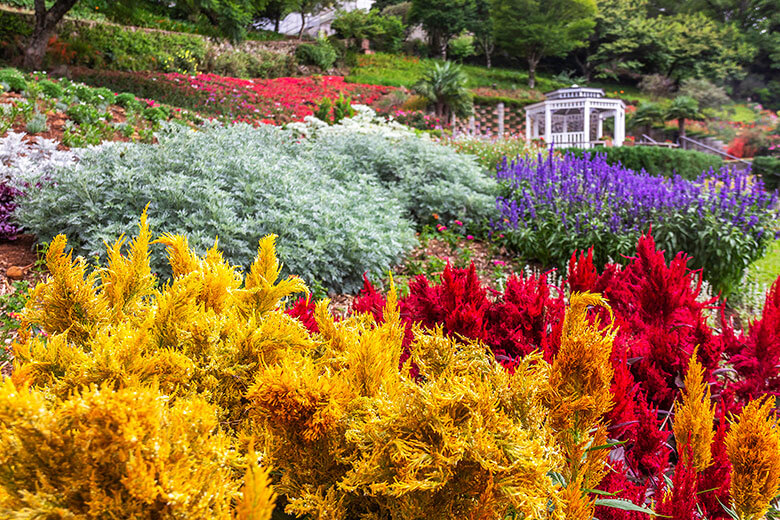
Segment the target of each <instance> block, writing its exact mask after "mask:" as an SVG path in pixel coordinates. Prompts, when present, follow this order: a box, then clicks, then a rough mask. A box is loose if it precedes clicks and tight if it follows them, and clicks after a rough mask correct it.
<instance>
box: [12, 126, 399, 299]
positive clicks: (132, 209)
mask: <svg viewBox="0 0 780 520" xmlns="http://www.w3.org/2000/svg"><path fill="white" fill-rule="evenodd" d="M299 148H300V145H299V144H296V143H295V139H294V138H292V136H291V134H289V133H287V132H285V131H283V130H280V129H278V128H275V127H268V126H264V127H261V128H252V127H251V126H248V125H235V126H231V127H227V128H223V127H216V126H215V127H210V128H207V129H204V130H203V131H199V132H194V131H191V130H187V129H184V128H182V127H169V128H167V129H166V130H165V131H163V132H161V133H160V135H159V144H157V145H145V144H126V143H108V144H104V145H102V146H100V147H95V148H92V149H88V150H83V151H82V152H81V160H80V162H79V163H78V164H77V165H75V166H71V167H66V168H63V169H61V170H60V171H58V172H57V174H56V180H55V181H54V182H43V183H42V186H41V188H40V189H39V190H29V191H28V194H27V195H26V196H25V197H24V198H23V199H22V200H21V201H20V204H19V208H18V209H17V213H16V218H17V220H18V221H20V222H22V223H24V225H25V228H26V229H27V230H29V231H32V232H33V233H35V234H36V235H37V236H38V238H39V239H40V240H49V239H51V238H52V237H53V236H55V235H56V234H58V233H66V234H67V236H68V239H69V241H70V243H71V244H72V245H73V246H74V248H75V251H76V253H77V254H80V255H82V256H84V257H86V258H92V257H94V256H103V255H104V252H105V248H104V247H103V241H104V240H106V241H108V240H111V238H112V237H116V236H118V234H120V233H132V232H133V229H134V227H135V226H136V223H137V220H138V216H139V215H140V214H141V212H142V211H143V208H144V206H146V204H147V203H149V222H150V224H151V226H152V229H153V230H154V231H155V232H156V233H162V232H177V233H186V234H187V235H188V236H189V239H190V243H191V244H192V245H193V246H194V247H195V248H197V249H199V250H200V251H203V250H205V249H207V248H208V247H210V246H211V245H212V244H213V242H214V237H215V236H218V237H219V246H220V248H221V249H222V251H224V252H225V254H226V256H227V258H228V259H229V260H230V261H231V262H232V263H234V264H237V265H243V266H248V265H249V264H250V263H251V261H252V259H253V258H254V256H255V254H256V249H257V242H258V239H259V238H260V237H262V236H263V235H265V234H268V233H275V234H278V235H279V236H280V240H279V241H278V244H279V253H280V256H281V258H282V260H283V261H284V263H285V266H286V269H287V271H288V272H290V273H296V274H299V275H301V276H302V277H304V278H305V279H308V281H312V280H315V279H316V280H319V281H321V282H322V283H323V285H324V286H325V287H327V288H330V289H334V290H342V291H355V290H357V289H358V288H359V287H360V285H361V277H362V275H363V272H364V271H367V272H369V273H371V274H374V275H376V274H380V273H382V272H386V270H387V269H388V268H389V267H390V266H391V265H393V264H394V263H395V262H397V261H398V260H399V259H400V257H401V256H402V254H403V253H404V252H405V251H406V250H408V249H409V248H410V247H412V246H413V245H414V233H413V228H412V224H411V222H409V221H408V220H407V219H405V218H403V217H402V211H401V209H400V208H399V207H398V204H397V202H396V201H395V200H394V199H393V198H392V196H391V194H390V193H389V192H388V191H387V190H385V189H383V188H381V187H380V186H376V185H374V184H373V183H372V182H370V179H364V182H360V181H359V179H357V178H356V182H351V183H344V182H340V181H339V180H337V179H335V178H333V177H331V176H329V175H327V174H326V173H324V172H323V169H322V168H321V165H320V164H319V162H318V161H313V160H311V157H310V156H309V155H307V154H301V153H299V152H300V150H299ZM34 177H35V176H34V175H33V176H28V178H27V179H25V181H26V182H33V183H35V182H37V179H35V178H34ZM152 261H153V267H154V269H155V270H156V271H157V272H158V273H161V274H167V268H166V262H165V261H164V251H163V249H162V247H159V246H158V247H157V248H156V249H155V250H154V251H153V256H152Z"/></svg>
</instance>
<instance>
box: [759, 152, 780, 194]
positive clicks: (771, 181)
mask: <svg viewBox="0 0 780 520" xmlns="http://www.w3.org/2000/svg"><path fill="white" fill-rule="evenodd" d="M753 173H755V174H756V175H759V176H761V179H762V180H763V181H764V184H765V185H766V187H767V189H769V190H776V189H780V157H770V156H758V157H754V158H753Z"/></svg>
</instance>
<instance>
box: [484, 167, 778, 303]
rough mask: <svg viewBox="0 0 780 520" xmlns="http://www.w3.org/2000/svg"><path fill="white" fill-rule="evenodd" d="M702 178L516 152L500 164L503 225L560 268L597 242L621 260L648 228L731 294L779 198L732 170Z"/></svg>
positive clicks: (760, 246) (521, 245) (600, 256)
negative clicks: (510, 160) (575, 252)
mask: <svg viewBox="0 0 780 520" xmlns="http://www.w3.org/2000/svg"><path fill="white" fill-rule="evenodd" d="M710 173H711V174H706V173H705V174H701V175H700V176H699V178H698V179H697V180H696V181H688V180H685V179H682V178H680V177H673V178H669V179H667V178H660V177H656V176H653V175H649V174H646V173H636V172H634V171H632V170H629V169H626V168H625V167H623V166H620V165H619V164H618V165H611V164H609V162H608V160H607V159H606V157H605V156H604V155H595V156H594V155H590V154H585V155H584V156H583V157H577V156H576V155H575V154H571V153H569V154H566V155H565V156H563V157H559V156H554V154H553V153H552V152H550V155H549V157H543V156H542V155H541V154H540V155H539V156H538V157H519V158H518V159H517V161H516V162H513V163H509V164H507V163H506V162H505V163H504V164H503V165H500V166H499V168H498V177H499V179H500V180H501V182H502V183H503V185H504V194H503V196H502V197H499V199H498V207H499V210H500V212H501V219H500V220H499V221H498V222H497V223H496V224H497V228H498V229H499V230H500V231H501V232H502V233H503V234H505V236H506V239H507V242H508V245H509V246H510V247H511V248H513V249H514V250H515V251H517V252H519V253H520V254H521V255H523V256H524V257H525V258H527V259H536V260H539V261H541V262H542V263H543V264H544V265H558V266H563V265H564V264H565V263H566V261H567V260H568V257H569V254H570V253H569V252H570V251H572V250H574V249H585V248H587V247H590V246H594V254H595V256H596V259H597V261H598V262H599V263H605V262H607V261H608V260H611V261H618V260H619V259H620V258H621V257H622V256H623V255H627V254H629V253H630V251H631V247H632V244H633V243H634V242H635V241H636V239H637V237H638V236H639V235H640V234H641V233H643V232H646V231H647V230H648V229H650V228H651V227H652V230H653V233H654V236H655V237H656V240H657V241H658V243H659V245H660V246H661V248H663V249H665V250H666V251H667V252H669V253H670V254H671V252H672V251H678V250H683V251H685V252H686V253H688V254H690V255H691V256H693V265H695V266H696V267H700V268H701V267H703V268H704V273H705V276H707V278H708V280H709V281H710V282H711V283H712V284H713V285H714V286H715V287H716V288H717V289H719V290H723V291H725V292H730V291H731V290H732V288H734V287H735V286H736V284H737V283H738V282H739V281H740V280H741V278H742V274H743V272H744V270H745V269H746V268H747V266H748V265H750V264H751V263H752V262H753V261H754V260H757V259H758V258H760V257H761V256H762V255H763V253H764V252H765V251H766V248H767V246H768V244H769V242H770V241H771V240H772V238H773V237H774V236H775V232H776V231H777V229H776V222H777V221H776V219H777V215H778V212H777V211H778V210H777V208H776V202H777V197H776V195H771V194H769V193H767V192H766V191H765V190H764V185H763V183H762V182H761V181H760V180H758V181H755V182H753V181H752V180H751V179H750V175H749V174H744V173H736V172H734V171H732V170H729V169H727V168H722V169H721V170H720V171H719V172H717V173H715V172H710Z"/></svg>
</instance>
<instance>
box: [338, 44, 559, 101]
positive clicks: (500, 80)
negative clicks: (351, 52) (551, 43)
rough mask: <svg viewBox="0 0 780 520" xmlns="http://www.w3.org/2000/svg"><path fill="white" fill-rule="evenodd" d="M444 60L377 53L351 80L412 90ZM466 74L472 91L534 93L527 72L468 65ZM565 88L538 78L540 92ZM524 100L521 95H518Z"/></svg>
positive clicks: (363, 58) (362, 58)
mask: <svg viewBox="0 0 780 520" xmlns="http://www.w3.org/2000/svg"><path fill="white" fill-rule="evenodd" d="M437 62H438V63H441V60H435V59H421V58H416V57H412V56H404V55H397V54H384V53H377V54H371V55H367V56H360V57H359V63H358V65H357V66H356V67H353V68H352V70H351V72H350V75H349V76H347V81H351V82H353V83H367V84H370V85H389V86H393V87H411V86H412V85H414V83H415V82H417V80H418V79H420V76H421V75H422V73H423V71H424V70H425V69H426V68H427V67H429V66H430V65H431V64H432V63H437ZM463 71H464V72H465V73H466V75H467V76H468V78H469V79H468V84H467V85H468V87H469V88H479V87H488V88H497V89H501V90H516V91H518V92H519V93H520V92H524V93H531V90H530V89H529V88H528V73H527V72H526V71H524V70H516V69H499V68H490V69H488V68H486V67H479V66H475V65H464V66H463ZM563 86H565V85H563V84H561V83H559V82H557V81H555V80H553V79H552V78H550V77H549V76H545V75H542V76H539V75H537V77H536V89H534V90H535V91H536V92H535V94H536V95H538V93H539V92H548V91H550V90H555V89H556V88H560V87H563ZM518 97H521V96H518Z"/></svg>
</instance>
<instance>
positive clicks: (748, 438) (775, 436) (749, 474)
mask: <svg viewBox="0 0 780 520" xmlns="http://www.w3.org/2000/svg"><path fill="white" fill-rule="evenodd" d="M772 405H773V401H771V400H769V399H767V400H757V401H751V402H750V403H749V404H748V405H747V406H746V407H745V409H744V410H742V413H741V414H740V416H739V418H738V419H737V421H736V422H735V423H734V424H732V425H731V431H729V433H728V436H727V437H726V450H727V453H728V457H729V462H731V504H732V507H733V509H734V510H735V511H736V512H737V514H738V515H739V518H740V520H753V519H758V518H762V517H763V516H764V515H765V514H766V512H767V510H768V509H769V504H770V502H771V501H772V500H773V499H774V498H775V496H777V493H778V491H779V490H780V428H778V424H777V421H776V420H775V419H774V418H773V417H772V409H773V406H772Z"/></svg>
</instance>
